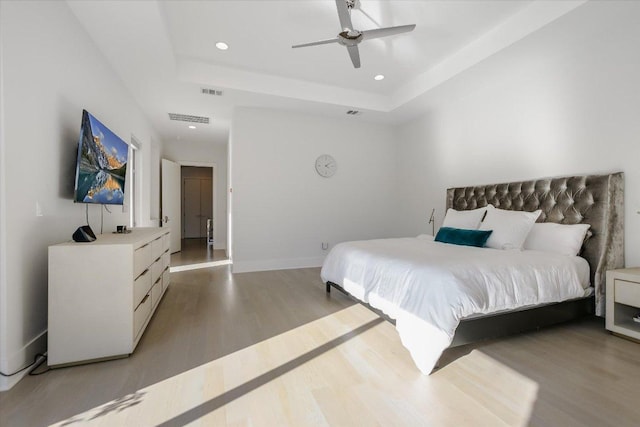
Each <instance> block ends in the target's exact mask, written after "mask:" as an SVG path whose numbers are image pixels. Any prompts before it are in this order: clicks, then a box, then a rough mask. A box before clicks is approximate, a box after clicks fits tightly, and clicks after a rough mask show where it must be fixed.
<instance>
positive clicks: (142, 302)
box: [140, 294, 149, 305]
mask: <svg viewBox="0 0 640 427" xmlns="http://www.w3.org/2000/svg"><path fill="white" fill-rule="evenodd" d="M148 299H149V294H146V295H145V296H144V298H142V301H140V305H142V304H144V303H145V302H147V300H148Z"/></svg>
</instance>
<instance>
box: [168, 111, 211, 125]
mask: <svg viewBox="0 0 640 427" xmlns="http://www.w3.org/2000/svg"><path fill="white" fill-rule="evenodd" d="M169 120H175V121H178V122H188V123H204V124H206V125H208V124H209V117H202V116H190V115H188V114H176V113H169Z"/></svg>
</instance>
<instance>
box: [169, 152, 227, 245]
mask: <svg viewBox="0 0 640 427" xmlns="http://www.w3.org/2000/svg"><path fill="white" fill-rule="evenodd" d="M162 153H163V154H162V155H163V157H164V158H165V159H167V160H171V161H173V162H176V163H179V164H186V165H191V166H198V165H202V164H206V165H209V164H213V165H215V166H214V169H215V170H214V173H215V177H214V184H213V185H214V198H215V199H214V209H215V212H214V229H213V242H214V249H225V248H226V247H227V145H226V144H218V143H211V144H206V143H198V142H191V141H184V140H183V141H177V142H170V143H165V144H164V148H163V152H162Z"/></svg>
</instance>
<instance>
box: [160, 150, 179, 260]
mask: <svg viewBox="0 0 640 427" xmlns="http://www.w3.org/2000/svg"><path fill="white" fill-rule="evenodd" d="M161 171H162V172H161V174H162V182H161V185H162V190H161V192H162V226H163V227H169V229H170V230H171V244H170V251H171V253H174V252H180V250H181V249H182V248H181V245H180V236H181V234H182V233H181V231H182V226H181V223H182V221H181V218H180V165H179V164H177V163H175V162H172V161H171V160H167V159H162V168H161Z"/></svg>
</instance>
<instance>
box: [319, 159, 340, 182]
mask: <svg viewBox="0 0 640 427" xmlns="http://www.w3.org/2000/svg"><path fill="white" fill-rule="evenodd" d="M337 169H338V164H337V163H336V159H334V158H333V157H331V156H330V155H328V154H323V155H322V156H320V157H318V158H317V159H316V172H318V175H320V176H322V177H325V178H329V177H330V176H333V174H334V173H336V170H337Z"/></svg>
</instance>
